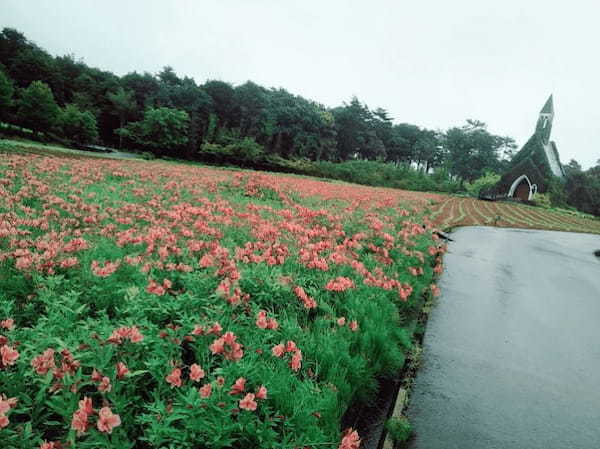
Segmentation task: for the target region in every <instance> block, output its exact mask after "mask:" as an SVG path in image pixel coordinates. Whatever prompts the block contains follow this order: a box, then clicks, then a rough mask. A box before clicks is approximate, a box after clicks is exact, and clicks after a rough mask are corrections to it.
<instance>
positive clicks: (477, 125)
mask: <svg viewBox="0 0 600 449" xmlns="http://www.w3.org/2000/svg"><path fill="white" fill-rule="evenodd" d="M514 146H515V144H514V141H513V140H512V139H511V138H509V137H501V136H496V135H493V134H491V133H490V132H489V131H488V130H487V127H486V125H485V123H482V122H479V121H477V120H467V124H466V125H464V126H462V127H460V128H457V127H455V128H451V129H449V130H448V131H447V132H446V136H445V143H444V147H445V150H446V151H447V153H448V156H447V161H448V167H449V169H450V172H451V173H452V174H453V175H456V176H458V177H460V178H461V179H463V180H465V181H473V180H475V179H477V178H480V177H481V176H483V175H484V174H485V173H486V172H488V171H492V172H496V171H497V170H498V169H499V165H500V161H499V152H500V151H501V150H505V149H506V148H507V147H509V148H510V147H514Z"/></svg>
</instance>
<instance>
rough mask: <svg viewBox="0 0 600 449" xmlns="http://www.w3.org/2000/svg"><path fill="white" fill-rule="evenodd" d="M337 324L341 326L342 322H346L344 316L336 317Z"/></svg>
mask: <svg viewBox="0 0 600 449" xmlns="http://www.w3.org/2000/svg"><path fill="white" fill-rule="evenodd" d="M337 324H338V326H343V325H344V324H346V318H345V317H340V318H338V319H337Z"/></svg>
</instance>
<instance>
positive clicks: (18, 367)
mask: <svg viewBox="0 0 600 449" xmlns="http://www.w3.org/2000/svg"><path fill="white" fill-rule="evenodd" d="M439 198H440V197H439V196H437V195H434V194H417V193H413V192H403V191H399V190H391V189H376V188H369V187H361V186H350V185H344V184H339V183H327V182H323V181H316V180H312V179H307V178H299V177H286V176H275V175H265V174H260V173H256V172H235V171H226V170H213V169H208V168H202V167H197V166H189V165H181V164H174V163H165V162H145V161H110V160H98V159H83V158H82V159H73V158H68V157H43V156H40V155H33V154H29V155H19V154H9V155H4V156H3V159H2V161H1V162H0V326H1V327H0V355H1V363H0V395H1V396H0V398H1V399H0V438H1V441H2V448H3V449H4V448H7V449H12V448H23V449H24V448H27V449H30V448H32V447H40V448H43V449H52V448H59V447H62V448H65V447H76V448H90V449H91V448H94V449H97V448H115V449H121V448H123V449H124V448H178V449H181V448H190V449H192V448H194V449H197V448H256V447H261V448H286V447H289V448H304V447H313V446H314V447H332V448H335V447H339V448H342V449H350V448H357V447H358V440H359V436H358V435H357V434H356V432H354V431H353V430H352V429H349V430H347V431H345V432H344V433H341V431H340V418H341V416H342V414H343V413H344V412H345V410H346V409H347V408H348V407H350V406H352V404H356V403H357V402H360V401H364V400H367V399H368V398H369V397H370V396H371V395H372V394H373V391H374V388H375V385H376V382H375V379H376V378H378V377H381V376H385V375H391V374H393V373H395V372H397V371H398V370H399V369H400V367H401V366H402V364H403V363H404V353H405V350H406V349H407V347H408V346H409V345H410V335H409V331H407V330H406V329H407V328H408V326H407V325H408V324H409V323H410V322H411V321H412V320H414V319H415V317H416V315H417V314H418V311H419V309H420V306H421V304H422V301H423V298H424V297H425V296H426V295H429V294H431V293H432V292H437V288H436V287H435V286H434V285H433V284H432V279H433V275H434V272H440V271H441V254H442V253H443V247H441V246H439V245H438V242H437V241H436V238H435V236H434V235H432V234H431V232H430V229H429V226H428V225H427V224H425V225H423V224H422V223H423V222H425V223H427V220H423V218H422V212H423V210H424V209H425V208H426V207H427V205H428V204H429V202H430V201H431V200H432V199H433V200H437V199H439Z"/></svg>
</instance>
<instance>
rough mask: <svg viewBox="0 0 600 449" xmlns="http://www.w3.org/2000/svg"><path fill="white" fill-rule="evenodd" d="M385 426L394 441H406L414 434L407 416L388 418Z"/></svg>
mask: <svg viewBox="0 0 600 449" xmlns="http://www.w3.org/2000/svg"><path fill="white" fill-rule="evenodd" d="M385 428H386V430H387V431H388V432H389V435H390V437H391V438H392V440H393V441H394V443H404V442H406V441H408V439H409V438H410V437H411V435H412V426H411V425H410V422H409V421H408V418H406V417H405V416H400V417H397V418H390V419H388V420H387V422H386V423H385Z"/></svg>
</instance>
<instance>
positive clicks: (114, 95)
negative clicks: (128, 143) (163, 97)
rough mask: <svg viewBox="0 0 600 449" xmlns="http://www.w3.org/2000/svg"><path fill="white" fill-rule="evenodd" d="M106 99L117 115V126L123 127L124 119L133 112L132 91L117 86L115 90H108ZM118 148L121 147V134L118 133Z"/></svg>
mask: <svg viewBox="0 0 600 449" xmlns="http://www.w3.org/2000/svg"><path fill="white" fill-rule="evenodd" d="M108 99H109V101H110V102H111V103H112V105H113V108H114V110H115V114H116V115H117V116H118V117H119V128H123V126H124V125H125V120H127V118H128V117H129V116H130V115H131V114H133V112H134V111H135V109H136V106H137V105H136V102H135V99H134V96H133V91H131V90H125V89H123V88H122V87H119V88H118V89H117V91H116V92H109V93H108ZM119 148H123V136H122V135H119Z"/></svg>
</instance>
